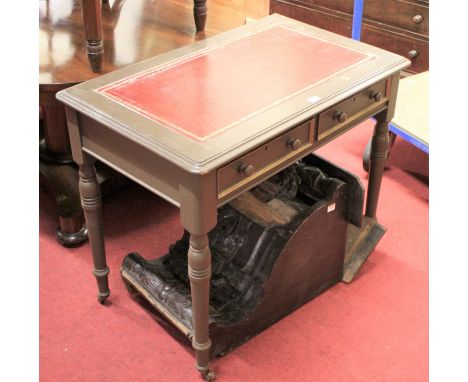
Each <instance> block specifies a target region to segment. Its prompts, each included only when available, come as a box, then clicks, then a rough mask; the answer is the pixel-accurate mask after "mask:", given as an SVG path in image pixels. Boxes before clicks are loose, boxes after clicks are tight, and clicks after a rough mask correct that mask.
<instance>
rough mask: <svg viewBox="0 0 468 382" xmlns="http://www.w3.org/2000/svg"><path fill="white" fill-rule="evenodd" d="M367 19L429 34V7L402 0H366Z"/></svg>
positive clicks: (365, 14) (365, 15)
mask: <svg viewBox="0 0 468 382" xmlns="http://www.w3.org/2000/svg"><path fill="white" fill-rule="evenodd" d="M364 17H365V18H366V19H369V20H372V21H377V22H380V23H384V24H388V25H391V26H395V27H399V28H404V29H406V30H408V31H411V32H415V33H419V34H422V35H424V36H426V37H427V36H428V34H429V7H427V6H424V5H419V4H415V3H410V2H407V1H401V0H385V1H382V0H366V1H365V3H364Z"/></svg>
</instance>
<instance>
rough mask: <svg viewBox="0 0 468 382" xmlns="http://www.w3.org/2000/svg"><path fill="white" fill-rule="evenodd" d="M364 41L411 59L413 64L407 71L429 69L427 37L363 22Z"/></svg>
mask: <svg viewBox="0 0 468 382" xmlns="http://www.w3.org/2000/svg"><path fill="white" fill-rule="evenodd" d="M362 41H363V42H366V43H368V44H371V45H375V46H377V47H379V48H382V49H386V50H388V51H390V52H394V53H396V54H399V55H401V56H403V57H406V58H408V59H410V60H411V66H410V67H409V68H407V69H405V70H406V71H409V72H413V73H419V72H423V71H426V70H429V42H428V41H427V40H425V39H416V38H412V37H409V36H403V35H400V34H397V33H393V32H391V31H388V30H385V29H380V28H375V27H372V26H370V25H366V24H363V31H362Z"/></svg>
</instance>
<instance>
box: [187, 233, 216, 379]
mask: <svg viewBox="0 0 468 382" xmlns="http://www.w3.org/2000/svg"><path fill="white" fill-rule="evenodd" d="M188 274H189V278H190V288H191V295H192V311H193V338H192V346H193V348H194V350H195V357H196V359H197V364H196V365H197V369H198V371H200V373H202V375H203V376H204V378H205V379H207V380H211V379H213V377H214V375H213V372H211V371H210V370H209V368H208V364H209V357H210V348H211V340H210V337H209V330H208V326H209V325H208V324H209V321H208V309H209V297H210V279H211V252H210V247H209V246H208V235H206V234H205V235H190V248H189V251H188Z"/></svg>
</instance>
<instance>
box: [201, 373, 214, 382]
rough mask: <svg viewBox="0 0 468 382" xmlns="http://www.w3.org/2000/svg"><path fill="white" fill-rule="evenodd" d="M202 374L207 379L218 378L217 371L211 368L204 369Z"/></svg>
mask: <svg viewBox="0 0 468 382" xmlns="http://www.w3.org/2000/svg"><path fill="white" fill-rule="evenodd" d="M201 375H202V377H203V379H204V380H205V381H214V380H215V379H216V374H215V372H214V371H211V370H205V371H202V372H201Z"/></svg>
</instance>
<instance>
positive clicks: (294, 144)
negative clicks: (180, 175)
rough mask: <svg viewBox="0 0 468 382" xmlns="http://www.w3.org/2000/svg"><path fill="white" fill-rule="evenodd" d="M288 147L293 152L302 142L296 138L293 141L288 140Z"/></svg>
mask: <svg viewBox="0 0 468 382" xmlns="http://www.w3.org/2000/svg"><path fill="white" fill-rule="evenodd" d="M288 145H289V147H291V148H292V149H293V150H297V149H298V148H299V147H301V146H302V141H301V140H300V139H298V138H296V139H294V138H290V139H289V140H288Z"/></svg>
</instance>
